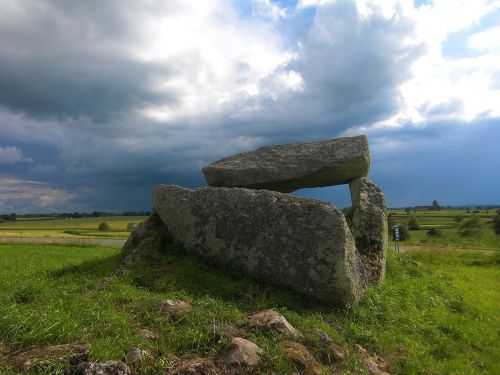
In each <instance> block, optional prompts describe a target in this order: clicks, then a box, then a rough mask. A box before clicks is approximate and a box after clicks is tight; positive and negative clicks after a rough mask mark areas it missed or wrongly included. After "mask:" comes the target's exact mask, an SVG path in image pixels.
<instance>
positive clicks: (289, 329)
mask: <svg viewBox="0 0 500 375" xmlns="http://www.w3.org/2000/svg"><path fill="white" fill-rule="evenodd" d="M250 327H251V328H263V329H266V330H270V331H276V332H279V333H284V334H287V335H290V336H293V337H296V338H298V337H301V336H302V334H301V333H300V332H299V330H298V329H296V328H295V327H293V326H292V325H291V324H290V323H289V322H288V320H286V318H285V317H284V316H283V315H281V314H280V313H278V312H277V311H274V310H265V311H261V312H258V313H256V314H254V315H252V316H251V317H250Z"/></svg>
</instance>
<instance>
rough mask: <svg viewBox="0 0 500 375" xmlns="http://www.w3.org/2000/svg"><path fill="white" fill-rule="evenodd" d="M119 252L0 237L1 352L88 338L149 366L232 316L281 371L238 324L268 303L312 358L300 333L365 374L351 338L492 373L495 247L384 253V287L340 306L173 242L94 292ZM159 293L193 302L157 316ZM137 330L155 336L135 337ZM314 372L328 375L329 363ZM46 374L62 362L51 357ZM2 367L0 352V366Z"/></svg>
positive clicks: (454, 370)
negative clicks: (140, 352) (137, 352)
mask: <svg viewBox="0 0 500 375" xmlns="http://www.w3.org/2000/svg"><path fill="white" fill-rule="evenodd" d="M119 260H120V250H119V249H118V248H112V247H92V246H63V245H25V244H16V245H6V244H3V245H0V269H1V270H2V272H1V273H0V352H1V351H2V348H3V354H6V353H9V352H13V351H15V350H19V349H22V348H26V347H30V346H33V345H40V346H46V345H54V344H60V343H69V342H74V341H86V342H88V343H90V345H91V359H92V360H96V361H97V360H108V359H122V358H123V355H124V353H125V351H126V350H127V349H129V348H130V347H133V346H138V347H140V348H141V349H145V350H148V351H149V352H150V353H152V354H153V355H154V356H155V357H156V361H155V362H154V363H151V364H149V365H144V366H143V367H140V368H139V369H138V372H139V373H158V372H160V370H162V369H164V368H165V367H166V366H168V365H169V364H171V363H172V362H173V361H175V358H176V357H174V355H175V356H178V357H183V356H186V355H199V356H209V357H211V356H214V355H215V353H217V352H218V351H219V350H220V349H221V348H222V347H223V346H224V344H225V340H226V339H225V338H224V337H222V338H218V337H216V336H214V333H213V332H214V329H213V328H214V327H215V326H217V327H223V326H227V325H229V324H234V325H237V326H239V327H240V329H242V330H243V331H245V332H246V334H247V335H248V337H249V339H250V340H252V341H254V342H256V343H257V344H258V345H259V346H260V347H261V348H263V349H264V351H265V353H264V355H263V359H264V363H263V365H262V368H261V373H263V374H269V373H270V372H271V371H275V372H276V373H279V374H285V373H287V372H293V371H296V370H295V369H294V365H293V364H292V363H291V362H290V361H289V360H287V359H286V357H285V356H284V354H283V353H282V352H281V351H280V350H279V349H278V345H277V343H278V342H279V341H280V340H281V339H282V338H281V337H279V336H277V335H276V334H270V333H263V332H257V331H252V330H251V329H250V328H249V327H248V324H247V323H248V321H247V317H248V315H249V314H251V313H253V312H256V311H259V310H262V309H267V308H276V309H277V310H278V311H280V312H281V313H282V314H283V315H285V317H286V318H287V319H288V320H289V321H290V322H291V323H292V324H293V325H294V326H295V327H296V328H298V329H299V330H301V331H302V332H303V333H305V334H306V338H305V339H304V341H303V342H304V343H305V344H307V345H308V347H309V348H310V349H311V350H313V351H314V353H315V354H316V355H317V357H318V358H323V356H322V354H324V353H323V352H322V351H324V348H321V347H320V346H316V344H315V343H313V342H310V341H308V339H307V337H308V336H307V332H309V331H310V330H311V329H312V328H315V327H317V328H321V329H323V330H324V331H325V332H327V333H328V334H329V335H330V336H331V337H332V338H333V339H334V341H335V342H336V343H338V344H339V345H341V346H342V347H344V348H345V349H346V350H347V358H346V360H345V361H344V362H343V364H342V365H341V366H340V368H337V370H335V371H340V373H343V374H348V373H351V374H352V373H356V374H366V373H367V371H366V369H365V368H364V367H363V366H362V364H361V363H360V360H359V358H358V356H357V354H356V350H355V344H360V345H363V346H364V347H365V348H367V349H370V350H372V351H374V352H376V353H378V354H380V355H382V356H383V357H384V358H386V359H387V360H388V361H389V363H390V366H391V372H393V373H398V374H498V373H500V347H499V343H500V337H499V327H500V316H499V314H498V311H499V307H500V306H499V301H500V288H498V286H499V285H500V284H499V282H500V258H499V253H494V255H485V254H480V253H472V254H471V253H467V254H458V253H446V254H443V253H439V254H435V253H432V252H412V253H405V254H401V255H395V254H393V253H392V252H390V254H389V257H388V265H387V278H386V281H385V282H384V284H383V285H382V286H381V287H378V288H373V289H371V290H369V291H368V293H367V294H366V295H365V297H364V298H363V300H362V301H361V303H360V304H358V305H356V306H352V307H350V308H348V309H346V310H338V309H332V308H328V307H325V306H318V305H314V304H310V303H308V302H306V301H304V300H303V299H301V298H300V297H299V296H297V295H296V294H293V293H291V292H286V291H283V290H278V289H274V288H270V287H265V286H263V285H258V284H256V283H255V282H253V281H251V280H249V279H246V278H242V277H241V276H240V275H237V274H235V273H232V272H229V271H224V270H220V269H219V270H214V269H213V268H212V267H208V266H205V265H203V264H201V263H199V262H198V261H197V260H196V259H194V258H192V257H191V256H189V255H187V254H185V253H184V252H183V251H182V248H180V247H178V246H175V245H170V246H169V247H167V249H166V250H165V251H163V252H155V253H150V254H147V256H146V257H144V258H143V260H142V261H141V263H139V264H136V265H135V266H134V267H133V268H132V269H130V270H128V271H126V272H125V273H124V274H123V275H122V276H120V277H117V278H116V279H114V280H113V281H112V282H111V283H110V284H109V285H108V286H107V287H106V288H105V289H98V288H97V286H98V285H99V282H100V280H101V279H102V278H103V277H105V276H106V275H108V274H109V273H110V272H112V271H113V270H114V269H115V267H116V266H117V264H118V262H119ZM166 298H171V299H176V298H181V299H184V300H187V301H189V302H190V303H191V304H192V305H193V310H192V311H191V312H190V313H188V314H187V315H186V316H185V317H184V318H182V319H180V320H178V321H166V320H165V319H164V318H163V317H162V316H161V315H159V314H158V313H157V312H156V311H155V309H154V306H155V304H156V303H158V302H159V301H162V300H163V299H166ZM140 328H147V329H150V330H151V331H153V332H154V333H155V334H156V335H157V339H156V340H154V341H144V340H141V339H140V338H139V337H138V335H137V330H138V329H140ZM0 354H2V353H0ZM0 358H2V357H1V355H0ZM322 369H323V373H324V374H331V373H334V370H333V369H332V368H331V366H330V364H329V363H328V361H325V360H324V361H323V362H322ZM45 371H46V372H45V373H57V372H59V373H62V371H63V370H62V369H61V368H59V367H57V365H53V366H52V367H49V368H48V369H46V370H45ZM12 372H13V370H12V369H10V368H9V362H8V360H7V359H5V358H4V359H3V360H2V359H0V373H6V374H8V373H12Z"/></svg>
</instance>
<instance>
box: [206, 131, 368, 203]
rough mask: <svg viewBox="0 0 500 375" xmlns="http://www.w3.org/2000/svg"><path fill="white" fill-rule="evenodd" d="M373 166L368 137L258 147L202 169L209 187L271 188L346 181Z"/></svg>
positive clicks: (323, 184) (293, 188)
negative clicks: (371, 164)
mask: <svg viewBox="0 0 500 375" xmlns="http://www.w3.org/2000/svg"><path fill="white" fill-rule="evenodd" d="M369 168H370V153H369V150H368V140H367V139H366V136H364V135H362V136H357V137H345V138H336V139H330V140H327V141H319V142H308V143H292V144H284V145H274V146H267V147H262V148H259V149H257V150H255V151H250V152H244V153H241V154H236V155H233V156H230V157H227V158H224V159H221V160H219V161H216V162H214V163H212V164H210V165H208V166H206V167H205V168H203V169H202V171H203V174H204V175H205V178H206V180H207V183H208V185H209V186H225V187H245V188H250V189H268V190H274V191H280V192H283V193H289V192H292V191H294V190H297V189H301V188H310V187H321V186H331V185H339V184H347V183H349V181H351V180H353V179H355V178H358V177H364V176H366V175H367V174H368V170H369Z"/></svg>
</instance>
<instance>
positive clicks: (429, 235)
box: [427, 227, 442, 237]
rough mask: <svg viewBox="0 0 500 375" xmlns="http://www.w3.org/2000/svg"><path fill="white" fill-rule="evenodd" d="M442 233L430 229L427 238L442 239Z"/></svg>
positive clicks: (435, 229)
mask: <svg viewBox="0 0 500 375" xmlns="http://www.w3.org/2000/svg"><path fill="white" fill-rule="evenodd" d="M441 235H442V233H441V231H440V230H439V229H437V228H434V227H432V228H430V229H429V230H428V231H427V236H428V237H441Z"/></svg>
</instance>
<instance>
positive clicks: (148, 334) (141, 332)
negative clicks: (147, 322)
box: [137, 329, 156, 340]
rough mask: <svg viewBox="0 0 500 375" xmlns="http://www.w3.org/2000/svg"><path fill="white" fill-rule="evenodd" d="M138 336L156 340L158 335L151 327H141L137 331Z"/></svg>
mask: <svg viewBox="0 0 500 375" xmlns="http://www.w3.org/2000/svg"><path fill="white" fill-rule="evenodd" d="M137 336H139V338H140V339H142V340H155V339H156V335H155V334H154V333H153V332H151V331H150V330H149V329H140V330H139V331H137Z"/></svg>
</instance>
